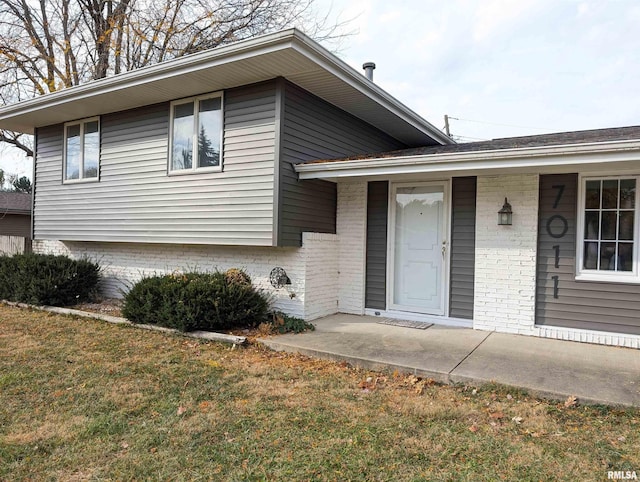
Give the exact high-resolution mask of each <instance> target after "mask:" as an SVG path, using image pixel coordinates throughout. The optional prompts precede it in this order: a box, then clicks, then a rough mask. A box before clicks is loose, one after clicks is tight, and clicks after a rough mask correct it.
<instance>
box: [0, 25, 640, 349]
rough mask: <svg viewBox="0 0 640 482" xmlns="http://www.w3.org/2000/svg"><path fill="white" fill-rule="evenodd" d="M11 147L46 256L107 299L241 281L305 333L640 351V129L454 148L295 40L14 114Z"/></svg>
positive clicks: (37, 244) (2, 115)
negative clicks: (487, 335)
mask: <svg viewBox="0 0 640 482" xmlns="http://www.w3.org/2000/svg"><path fill="white" fill-rule="evenodd" d="M434 95H437V93H434ZM0 128H4V129H11V130H15V131H20V132H27V133H35V136H36V142H35V145H36V155H35V158H36V160H35V180H34V185H35V205H34V238H35V241H34V250H35V251H38V252H48V253H66V254H69V255H71V256H74V257H78V256H90V257H93V258H95V259H97V260H98V261H99V262H100V263H101V264H102V265H103V266H104V274H105V282H104V284H103V289H104V291H105V293H106V294H108V295H117V294H118V293H119V290H120V289H123V288H124V289H126V287H127V286H128V284H130V283H131V282H133V281H135V280H136V279H139V278H140V277H141V276H142V275H144V274H148V273H153V272H160V271H172V270H176V269H182V270H183V269H189V268H200V269H211V268H214V267H219V268H222V269H224V268H228V267H232V266H236V267H241V268H245V269H246V270H247V271H248V272H249V273H250V274H251V275H252V277H253V279H254V280H255V281H256V282H258V283H259V284H260V285H261V286H263V287H264V288H265V289H271V291H272V293H273V294H274V299H275V304H276V306H277V307H278V308H280V309H283V310H285V311H287V312H289V313H291V314H294V315H297V316H301V317H304V318H305V319H308V320H312V319H315V318H319V317H321V316H325V315H329V314H332V313H336V312H345V313H355V314H372V315H379V316H385V317H399V318H409V319H416V320H422V321H425V322H438V323H448V324H457V325H461V326H472V327H474V328H479V329H486V330H497V331H503V332H511V333H522V334H528V335H537V336H545V337H554V338H564V339H571V340H578V341H589V342H595V343H604V344H615V345H624V346H634V347H637V348H639V347H640V296H639V295H640V269H639V262H638V259H639V258H640V256H639V244H640V243H639V239H638V238H639V237H640V230H639V228H638V226H640V222H639V220H638V212H639V211H640V209H639V207H638V203H639V202H640V201H639V200H638V197H637V196H636V190H637V189H636V187H637V184H638V182H640V162H639V161H640V128H622V129H607V130H598V131H585V132H573V133H564V134H554V135H547V136H533V137H524V138H514V139H501V140H495V141H489V142H483V143H473V144H461V145H456V144H455V143H453V142H452V141H451V139H449V138H448V137H447V136H445V135H444V134H443V133H442V132H440V131H439V130H438V129H436V128H435V127H434V126H432V125H431V124H429V123H428V122H426V121H425V120H423V119H422V118H420V117H419V116H418V115H417V114H415V113H414V112H412V111H411V110H410V109H409V108H407V107H406V106H404V105H402V104H400V103H399V102H398V101H396V100H395V99H393V98H392V97H391V96H390V95H389V94H387V93H386V92H384V91H383V90H381V89H380V88H379V87H378V86H376V85H375V84H374V83H373V82H371V81H369V80H368V79H366V78H365V77H364V76H363V75H361V74H360V73H358V72H356V71H354V70H353V69H351V68H350V67H349V66H347V65H346V64H345V63H343V62H342V61H340V60H339V59H337V58H336V57H335V56H333V55H332V54H331V53H329V52H327V51H326V50H325V49H323V48H322V47H320V46H319V45H317V44H316V43H315V42H313V41H311V40H310V39H309V38H307V37H306V36H304V35H303V34H301V33H300V32H298V31H296V30H288V31H284V32H279V33H277V34H272V35H266V36H263V37H259V38H256V39H253V40H248V41H243V42H238V43H236V44H232V45H229V46H225V47H221V48H217V49H214V50H211V51H207V52H202V53H199V54H195V55H191V56H188V57H184V58H180V59H177V60H172V61H169V62H165V63H161V64H158V65H155V66H152V67H147V68H143V69H140V70H136V71H133V72H128V73H125V74H121V75H117V76H113V77H110V78H107V79H104V80H100V81H95V82H90V83H88V84H85V85H82V86H78V87H73V88H69V89H66V90H63V91H60V92H57V93H54V94H48V95H46V96H42V97H38V98H35V99H32V100H29V101H26V102H22V103H19V104H15V105H11V106H7V107H4V108H2V109H0ZM375 153H378V154H375ZM381 153H382V154H381ZM323 159H328V160H326V161H325V160H323ZM505 198H507V199H508V202H509V203H510V204H511V206H512V209H513V217H512V224H511V225H498V211H499V210H500V209H501V208H502V207H503V204H504V203H505ZM276 267H279V268H283V269H284V270H285V271H286V274H287V275H288V279H289V280H290V283H291V284H287V285H284V286H283V287H278V288H271V286H270V284H269V283H270V274H271V273H272V272H273V273H275V271H274V268H276ZM285 279H286V278H285ZM276 286H279V285H278V284H277V283H276Z"/></svg>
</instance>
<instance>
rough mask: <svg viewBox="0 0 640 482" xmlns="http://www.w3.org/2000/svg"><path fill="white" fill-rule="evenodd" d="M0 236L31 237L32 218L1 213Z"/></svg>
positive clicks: (26, 215) (25, 215) (24, 215)
mask: <svg viewBox="0 0 640 482" xmlns="http://www.w3.org/2000/svg"><path fill="white" fill-rule="evenodd" d="M0 195H1V194H0ZM0 236H22V237H23V238H30V237H31V216H29V215H28V214H4V215H3V214H2V213H0Z"/></svg>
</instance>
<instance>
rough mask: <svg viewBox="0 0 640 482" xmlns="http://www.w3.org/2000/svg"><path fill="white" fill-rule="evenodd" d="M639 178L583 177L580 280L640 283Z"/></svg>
mask: <svg viewBox="0 0 640 482" xmlns="http://www.w3.org/2000/svg"><path fill="white" fill-rule="evenodd" d="M639 185H640V176H633V175H631V176H601V177H596V176H593V177H591V176H589V177H586V176H585V177H582V178H581V183H580V197H579V205H578V224H577V228H578V229H577V237H578V239H577V245H578V246H577V248H578V266H577V279H586V280H595V281H620V282H640V271H639V270H638V266H639V263H638V253H639V249H638V245H639V244H640V243H639V241H640V239H639V238H640V236H639V234H640V231H639V230H638V211H639V209H638V207H639V199H638V195H637V188H638V186H639Z"/></svg>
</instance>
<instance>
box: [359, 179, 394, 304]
mask: <svg viewBox="0 0 640 482" xmlns="http://www.w3.org/2000/svg"><path fill="white" fill-rule="evenodd" d="M388 204H389V183H388V182H387V181H375V182H370V183H369V186H368V191H367V265H366V266H367V267H366V278H365V307H366V308H372V309H376V310H384V309H386V307H387V217H388V216H387V213H388Z"/></svg>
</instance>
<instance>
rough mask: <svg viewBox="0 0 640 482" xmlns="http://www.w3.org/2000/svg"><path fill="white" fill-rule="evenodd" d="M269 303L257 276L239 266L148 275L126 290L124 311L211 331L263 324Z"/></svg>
mask: <svg viewBox="0 0 640 482" xmlns="http://www.w3.org/2000/svg"><path fill="white" fill-rule="evenodd" d="M268 308H269V299H268V297H267V296H266V295H264V294H263V293H262V292H261V291H259V290H257V289H256V288H254V287H253V286H252V285H251V278H249V276H248V275H247V274H246V273H244V272H243V271H241V270H237V269H233V270H229V271H227V272H220V271H215V272H213V273H195V272H194V273H186V274H170V275H164V276H153V277H148V278H144V279H142V280H141V281H139V282H138V283H136V284H135V285H134V286H133V288H131V290H130V291H129V292H128V293H127V294H126V295H125V298H124V305H123V307H122V314H123V316H125V317H126V318H128V319H129V320H130V321H131V322H133V323H144V324H154V325H160V326H165V327H168V328H176V329H178V330H180V331H194V330H208V331H211V330H219V329H225V328H233V327H239V326H253V325H256V324H258V323H261V322H263V321H265V320H266V317H267V311H268Z"/></svg>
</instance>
